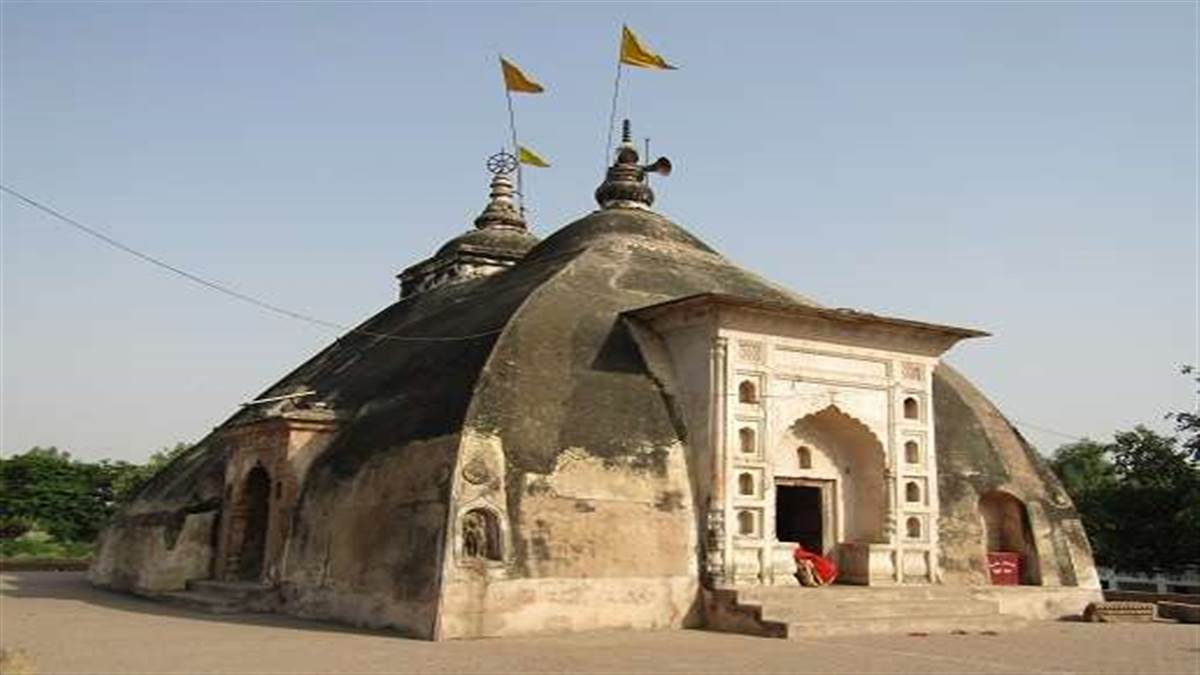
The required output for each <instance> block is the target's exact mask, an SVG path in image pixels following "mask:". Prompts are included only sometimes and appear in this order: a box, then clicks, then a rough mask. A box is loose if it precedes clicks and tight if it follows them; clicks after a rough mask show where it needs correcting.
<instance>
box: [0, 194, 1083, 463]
mask: <svg viewBox="0 0 1200 675" xmlns="http://www.w3.org/2000/svg"><path fill="white" fill-rule="evenodd" d="M0 190H3V191H4V192H6V193H8V194H9V195H12V196H13V197H15V198H17V199H19V200H20V201H21V202H23V203H25V204H27V205H28V206H31V207H33V208H35V209H37V210H39V211H42V212H43V213H46V214H48V215H50V216H52V217H54V218H55V219H57V220H60V221H62V222H64V223H66V224H67V225H70V226H71V227H74V228H76V229H78V230H80V231H81V232H83V233H85V234H87V235H89V236H91V237H94V238H96V239H99V240H100V241H102V242H104V243H105V244H108V245H109V246H111V247H113V248H116V249H117V250H120V251H123V252H125V253H127V254H129V255H132V256H134V257H136V258H138V259H140V260H142V261H143V262H146V263H149V264H151V265H154V266H156V267H159V268H161V269H164V270H167V271H168V272H171V273H172V274H176V275H178V276H181V277H183V278H185V279H187V280H189V281H191V282H193V283H196V284H199V285H201V286H203V287H205V288H208V289H209V290H212V291H216V292H218V293H222V294H224V295H226V296H229V297H232V298H235V299H237V300H241V301H242V302H245V303H248V304H251V305H253V306H255V307H258V308H259V309H263V310H266V311H269V312H273V313H275V314H279V315H282V316H286V317H289V318H292V319H296V320H299V321H305V322H307V323H311V324H315V325H318V326H322V327H324V328H330V329H337V330H342V331H347V332H349V333H357V334H359V335H366V336H369V337H374V338H379V339H386V340H400V341H405V342H454V341H460V340H474V339H478V338H482V337H487V336H489V335H496V334H497V333H499V332H500V331H501V330H503V329H502V328H497V329H493V330H489V331H484V332H482V333H473V334H470V335H456V336H445V335H426V336H412V335H395V334H393V333H378V332H375V331H369V330H365V329H362V328H355V327H352V326H348V325H345V324H340V323H337V322H334V321H326V320H325V319H320V318H318V317H315V316H311V315H308V314H304V313H302V312H297V311H295V310H291V309H288V308H286V307H281V306H279V305H275V304H273V303H270V302H266V301H264V300H259V299H258V298H255V297H254V296H251V295H247V294H246V293H243V292H241V291H238V290H235V289H233V288H230V287H228V286H226V285H224V284H221V283H218V282H215V281H209V280H208V279H205V278H204V277H201V276H199V275H197V274H193V273H191V272H188V271H187V270H184V269H182V268H179V267H177V266H175V265H172V264H171V263H168V262H166V261H164V260H161V259H159V258H156V257H154V256H152V255H150V254H148V253H143V252H141V251H139V250H137V249H135V248H133V247H132V246H129V245H127V244H124V243H121V242H120V241H117V240H116V239H114V238H112V237H110V236H108V235H106V234H104V233H103V232H100V231H99V230H97V229H95V228H92V227H89V226H87V225H85V224H83V223H81V222H79V221H78V220H75V219H74V218H71V217H70V216H67V215H66V214H63V213H61V212H60V211H58V210H56V209H54V208H52V207H50V206H47V205H46V204H43V203H42V202H39V201H37V200H35V199H33V198H31V197H28V196H26V195H24V194H22V193H20V192H18V191H17V190H14V189H12V188H10V187H8V186H6V185H3V184H0ZM760 396H762V397H764V398H768V397H769V398H788V397H791V396H792V395H789V394H784V395H782V396H781V395H779V394H765V393H764V394H760ZM1012 422H1013V423H1014V424H1016V425H1017V426H1021V427H1027V428H1029V429H1033V430H1035V431H1040V432H1043V433H1047V434H1053V435H1055V436H1061V437H1063V438H1067V439H1070V440H1073V441H1083V440H1086V439H1085V438H1084V437H1081V436H1076V435H1074V434H1068V433H1064V432H1062V431H1056V430H1054V429H1050V428H1047V427H1043V426H1039V425H1036V424H1030V423H1029V422H1023V421H1021V420H1017V419H1012Z"/></svg>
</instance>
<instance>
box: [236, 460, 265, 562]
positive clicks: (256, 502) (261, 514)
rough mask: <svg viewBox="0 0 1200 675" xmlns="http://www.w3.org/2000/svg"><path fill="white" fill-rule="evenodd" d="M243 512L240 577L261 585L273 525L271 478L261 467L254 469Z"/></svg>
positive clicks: (244, 492)
mask: <svg viewBox="0 0 1200 675" xmlns="http://www.w3.org/2000/svg"><path fill="white" fill-rule="evenodd" d="M240 510H241V512H242V514H241V515H242V518H243V523H244V525H243V527H242V542H241V546H240V547H239V549H238V565H237V577H238V578H239V579H244V580H246V581H258V580H259V579H261V578H262V573H263V561H264V559H265V558H266V549H267V529H268V527H269V526H270V521H271V476H270V474H268V473H267V470H266V469H264V468H262V467H261V466H256V467H254V468H253V469H251V470H250V473H249V474H247V475H246V481H245V483H244V485H243V486H242V500H241V509H240Z"/></svg>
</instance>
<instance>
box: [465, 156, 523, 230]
mask: <svg viewBox="0 0 1200 675" xmlns="http://www.w3.org/2000/svg"><path fill="white" fill-rule="evenodd" d="M516 164H517V158H516V157H513V156H512V155H510V154H509V153H507V152H498V153H496V154H494V155H492V156H491V157H489V158H488V161H487V168H488V171H491V172H492V184H491V192H490V194H489V195H488V196H489V197H490V199H489V200H488V204H487V206H485V207H484V209H483V213H480V214H479V217H478V218H476V219H475V227H477V228H479V229H481V230H482V229H485V228H488V227H515V228H519V229H522V230H523V229H525V219H524V218H523V217H521V211H520V210H519V209H518V208H517V205H516V202H514V201H513V194H514V190H513V184H512V180H510V179H509V177H508V174H509V173H511V172H512V171H513V169H515V168H516Z"/></svg>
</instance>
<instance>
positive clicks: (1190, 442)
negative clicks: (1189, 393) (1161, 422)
mask: <svg viewBox="0 0 1200 675" xmlns="http://www.w3.org/2000/svg"><path fill="white" fill-rule="evenodd" d="M1180 371H1181V372H1182V373H1183V374H1184V375H1192V374H1194V373H1196V372H1197V370H1196V368H1195V367H1193V366H1183V367H1181V368H1180ZM1195 382H1196V384H1197V385H1198V386H1200V375H1197V376H1196V377H1195ZM1197 396H1200V391H1197ZM1167 418H1168V419H1174V420H1175V431H1177V432H1179V434H1180V435H1182V436H1183V449H1184V450H1186V451H1187V452H1188V454H1189V455H1190V456H1191V458H1192V459H1193V460H1195V461H1200V404H1198V405H1197V406H1196V407H1195V408H1194V409H1192V410H1191V411H1187V410H1181V411H1179V412H1174V413H1167Z"/></svg>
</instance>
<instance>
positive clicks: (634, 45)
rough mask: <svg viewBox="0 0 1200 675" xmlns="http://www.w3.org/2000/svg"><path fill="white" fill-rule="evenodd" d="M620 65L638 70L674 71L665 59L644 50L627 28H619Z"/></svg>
mask: <svg viewBox="0 0 1200 675" xmlns="http://www.w3.org/2000/svg"><path fill="white" fill-rule="evenodd" d="M621 63H627V64H629V65H631V66H637V67H638V68H655V69H657V70H675V66H673V65H671V64H669V63H667V61H666V59H664V58H663V57H661V56H659V55H658V54H655V53H654V52H652V51H650V50H649V49H646V46H645V45H643V44H642V43H641V41H639V40H638V39H637V36H636V35H634V34H633V31H631V30H629V26H621Z"/></svg>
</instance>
